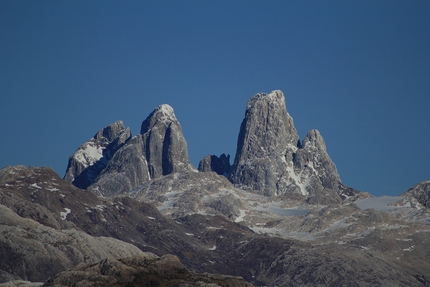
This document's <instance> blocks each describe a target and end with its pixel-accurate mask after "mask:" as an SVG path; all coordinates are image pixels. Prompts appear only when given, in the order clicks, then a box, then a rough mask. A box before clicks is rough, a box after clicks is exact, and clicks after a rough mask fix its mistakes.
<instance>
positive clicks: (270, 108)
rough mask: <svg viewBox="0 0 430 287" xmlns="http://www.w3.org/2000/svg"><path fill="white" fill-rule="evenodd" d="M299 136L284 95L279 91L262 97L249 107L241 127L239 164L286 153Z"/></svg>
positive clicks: (254, 100)
mask: <svg viewBox="0 0 430 287" xmlns="http://www.w3.org/2000/svg"><path fill="white" fill-rule="evenodd" d="M298 139H299V136H298V134H297V131H296V129H295V127H294V123H293V119H292V117H291V116H290V115H289V114H288V112H287V108H286V104H285V97H284V94H283V93H282V92H281V91H279V90H275V91H273V92H271V93H270V94H265V93H258V94H256V95H255V96H253V97H252V98H251V99H250V100H249V101H248V103H247V106H246V112H245V118H244V120H243V122H242V125H241V127H240V133H239V138H238V146H237V151H236V158H235V164H238V162H237V161H238V160H240V159H242V158H243V157H245V158H246V157H248V156H252V157H255V156H264V155H265V154H269V153H272V152H280V151H281V152H282V150H283V149H285V147H286V146H287V145H293V146H295V145H297V141H298Z"/></svg>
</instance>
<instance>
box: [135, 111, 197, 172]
mask: <svg viewBox="0 0 430 287" xmlns="http://www.w3.org/2000/svg"><path fill="white" fill-rule="evenodd" d="M140 134H141V135H142V139H143V143H144V151H145V157H146V159H147V161H148V169H149V174H150V177H151V178H158V177H161V176H163V175H166V174H170V173H174V172H180V171H187V170H191V169H193V167H192V165H191V163H190V160H189V158H188V148H187V142H186V141H185V138H184V135H183V134H182V127H181V125H180V124H179V122H178V120H177V119H176V116H175V113H174V111H173V109H172V107H171V106H169V105H166V104H164V105H161V106H159V107H157V108H156V109H155V110H154V111H153V112H152V113H151V114H150V115H149V116H148V118H146V119H145V120H144V121H143V123H142V127H141V130H140Z"/></svg>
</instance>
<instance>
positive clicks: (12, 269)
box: [0, 205, 141, 282]
mask: <svg viewBox="0 0 430 287" xmlns="http://www.w3.org/2000/svg"><path fill="white" fill-rule="evenodd" d="M0 214H1V215H2V216H1V217H0V234H1V236H0V258H2V260H1V264H0V268H1V269H2V270H3V271H5V272H8V273H10V274H14V275H17V276H19V277H20V278H22V279H24V280H29V281H38V282H41V281H44V280H46V279H47V278H48V277H49V276H53V275H55V274H57V273H58V272H60V271H63V270H65V269H68V268H72V267H74V266H76V265H77V264H79V263H84V262H92V261H93V260H101V259H103V258H106V257H114V258H119V257H121V256H125V254H129V256H131V255H138V254H141V251H140V250H139V249H138V248H137V247H135V246H133V245H131V244H128V243H125V242H122V241H119V240H116V239H114V238H108V237H92V236H90V235H88V234H87V233H85V232H82V231H78V230H75V229H64V230H56V229H54V228H51V227H46V226H44V225H41V224H39V223H38V222H36V221H33V220H31V219H27V218H22V217H20V216H18V215H17V214H16V213H14V212H13V211H12V210H11V209H9V208H7V207H5V206H4V205H0Z"/></svg>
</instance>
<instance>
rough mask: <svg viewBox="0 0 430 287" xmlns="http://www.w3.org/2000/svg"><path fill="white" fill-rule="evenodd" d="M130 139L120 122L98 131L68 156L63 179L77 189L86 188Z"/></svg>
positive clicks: (127, 129) (126, 129)
mask: <svg viewBox="0 0 430 287" xmlns="http://www.w3.org/2000/svg"><path fill="white" fill-rule="evenodd" d="M130 137H131V134H130V129H129V128H126V127H124V125H123V123H122V121H117V122H115V123H113V124H110V125H109V126H107V127H105V128H103V129H101V130H99V131H98V132H97V133H96V134H95V135H94V137H92V138H91V139H90V140H89V141H87V142H86V143H84V144H83V145H81V146H80V147H79V148H78V149H77V150H76V152H75V153H74V154H73V155H71V156H70V158H69V163H68V164H67V169H66V174H65V175H64V179H65V180H66V181H68V182H70V183H72V184H73V185H75V186H77V187H79V188H87V187H88V186H90V185H91V184H92V183H93V182H94V180H95V179H96V178H97V176H99V174H100V173H101V171H102V170H103V169H104V168H105V167H106V165H107V164H108V162H109V161H110V159H111V158H112V156H113V155H114V154H115V152H116V151H117V150H118V149H119V148H121V147H122V146H123V145H124V144H125V143H126V142H127V141H128V140H129V139H130Z"/></svg>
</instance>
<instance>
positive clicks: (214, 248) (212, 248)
mask: <svg viewBox="0 0 430 287" xmlns="http://www.w3.org/2000/svg"><path fill="white" fill-rule="evenodd" d="M208 250H216V245H214V246H213V247H211V248H208Z"/></svg>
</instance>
